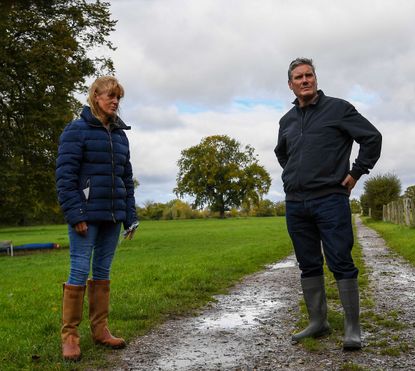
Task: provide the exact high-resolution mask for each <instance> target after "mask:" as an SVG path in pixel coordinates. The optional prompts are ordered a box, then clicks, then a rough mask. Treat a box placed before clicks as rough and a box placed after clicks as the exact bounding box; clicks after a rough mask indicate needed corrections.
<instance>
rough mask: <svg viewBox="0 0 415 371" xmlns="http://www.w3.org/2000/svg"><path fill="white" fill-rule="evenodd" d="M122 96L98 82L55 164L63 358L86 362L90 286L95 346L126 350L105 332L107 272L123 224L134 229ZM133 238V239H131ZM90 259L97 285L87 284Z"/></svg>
mask: <svg viewBox="0 0 415 371" xmlns="http://www.w3.org/2000/svg"><path fill="white" fill-rule="evenodd" d="M123 96H124V89H123V87H122V86H121V84H120V83H119V82H118V81H117V79H116V78H114V77H112V76H104V77H100V78H98V79H97V80H96V81H95V82H94V83H93V84H92V85H91V87H90V89H89V96H88V104H89V107H88V106H85V107H84V108H83V110H82V113H81V117H80V118H79V119H77V120H74V121H72V122H71V123H69V124H68V125H67V126H66V128H65V130H64V131H63V133H62V135H61V137H60V142H59V149H58V158H57V162H56V184H57V190H58V199H59V203H60V205H61V208H62V211H63V213H64V215H65V219H66V221H67V222H68V230H69V242H70V248H69V251H70V274H69V279H68V281H67V282H66V283H64V285H63V310H62V319H63V326H62V329H61V338H62V354H63V358H64V359H66V360H78V359H79V358H80V357H81V351H80V347H79V333H78V329H77V327H78V325H79V324H80V322H81V320H82V308H83V298H84V293H85V289H86V286H88V299H89V319H90V321H91V332H92V337H93V340H94V342H95V343H98V344H103V345H106V346H109V347H111V348H122V347H124V346H125V341H124V339H122V338H116V337H114V336H112V335H111V333H110V331H109V329H108V311H109V310H108V309H109V291H110V268H111V263H112V259H113V256H114V252H115V248H116V246H117V243H118V239H119V234H120V228H121V223H123V224H124V229H125V230H128V229H129V228H130V227H131V226H133V225H136V223H135V222H136V221H137V215H136V211H135V200H134V182H133V174H132V168H131V163H130V151H129V144H128V139H127V136H126V135H125V133H124V130H127V129H130V127H128V126H126V125H125V124H124V122H123V121H122V120H121V119H120V118H119V117H118V116H117V112H118V106H119V102H120V99H121V98H122V97H123ZM130 237H131V236H130ZM91 257H92V279H88V276H89V272H90V266H91Z"/></svg>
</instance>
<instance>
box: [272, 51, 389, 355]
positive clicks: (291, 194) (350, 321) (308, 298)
mask: <svg viewBox="0 0 415 371" xmlns="http://www.w3.org/2000/svg"><path fill="white" fill-rule="evenodd" d="M288 86H289V88H290V89H291V90H292V91H293V93H294V94H295V96H296V97H297V98H296V99H295V101H294V102H293V103H294V107H293V108H292V109H291V110H290V111H288V112H287V113H286V114H285V115H284V116H283V117H282V118H281V120H280V128H279V133H278V143H277V146H276V147H275V154H276V156H277V158H278V161H279V163H280V165H281V166H282V168H283V169H284V170H283V173H282V180H283V183H284V191H285V193H286V219H287V227H288V232H289V234H290V237H291V239H292V242H293V245H294V250H295V254H296V257H297V260H298V262H299V267H300V269H301V286H302V290H303V295H304V300H305V303H306V306H307V311H308V315H309V325H308V327H307V328H306V329H305V330H303V331H301V332H299V333H297V334H294V335H293V336H292V340H293V341H294V342H297V341H299V340H300V339H303V338H305V337H319V336H323V335H325V334H327V333H329V331H330V328H329V324H328V322H327V304H326V294H325V289H324V275H323V262H324V259H323V253H322V250H323V251H324V257H325V259H326V261H327V265H328V267H329V269H330V270H331V272H332V273H333V275H334V277H335V279H336V281H337V286H338V289H339V296H340V300H341V303H342V305H343V309H344V314H345V336H344V342H343V348H344V349H345V350H355V349H360V348H361V346H362V344H361V335H360V323H359V291H358V284H357V275H358V270H357V268H356V267H355V265H354V263H353V259H352V256H351V250H352V247H353V230H352V223H351V212H350V205H349V195H350V193H351V191H352V189H353V188H354V186H355V185H356V182H357V181H358V180H359V178H360V177H361V176H362V175H363V174H368V173H369V169H372V168H373V166H374V165H375V163H376V161H377V160H378V159H379V156H380V150H381V142H382V137H381V134H380V133H379V131H378V130H376V128H375V127H374V126H373V125H372V124H371V123H370V122H369V121H368V120H366V119H365V118H364V117H363V116H362V115H361V114H359V113H358V112H357V111H356V109H355V108H354V107H353V106H352V105H351V104H350V103H348V102H346V101H344V100H342V99H338V98H332V97H328V96H326V95H324V93H323V92H322V91H321V90H317V77H316V73H315V68H314V65H313V62H312V60H311V59H307V58H297V59H295V60H294V61H292V62H291V64H290V66H289V69H288ZM354 141H355V142H357V143H358V144H359V145H360V149H359V154H358V156H357V159H356V160H355V162H354V163H353V165H352V167H351V169H350V163H349V158H350V154H351V150H352V145H353V142H354Z"/></svg>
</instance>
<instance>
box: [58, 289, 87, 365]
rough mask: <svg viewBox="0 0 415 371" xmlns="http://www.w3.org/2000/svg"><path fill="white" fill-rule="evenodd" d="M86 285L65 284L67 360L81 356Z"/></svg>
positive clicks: (64, 350) (64, 349)
mask: <svg viewBox="0 0 415 371" xmlns="http://www.w3.org/2000/svg"><path fill="white" fill-rule="evenodd" d="M84 294H85V286H76V285H68V284H66V283H64V284H63V303H62V328H61V339H62V356H63V358H64V359H65V360H67V361H78V360H79V359H80V358H81V349H80V347H79V333H78V326H79V324H80V323H81V320H82V309H83V305H84Z"/></svg>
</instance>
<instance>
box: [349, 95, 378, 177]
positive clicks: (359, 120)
mask: <svg viewBox="0 0 415 371" xmlns="http://www.w3.org/2000/svg"><path fill="white" fill-rule="evenodd" d="M342 122H343V130H345V131H346V132H347V133H348V134H349V135H350V136H351V137H352V138H353V140H355V141H356V142H357V143H358V144H359V145H360V147H359V153H358V156H357V158H356V160H355V162H354V163H353V165H352V168H351V170H350V171H349V174H350V175H351V176H352V177H353V178H354V179H356V180H358V179H360V177H361V176H362V175H363V174H368V173H369V170H371V169H372V168H373V167H374V166H375V164H376V162H377V160H378V159H379V157H380V152H381V148H382V135H381V133H380V132H379V131H378V130H377V129H376V128H375V127H374V126H373V125H372V124H371V123H370V122H369V121H368V120H367V119H366V118H364V117H363V116H362V115H361V114H360V113H359V112H357V110H356V109H355V108H354V107H353V105H351V104H350V103H348V104H347V105H346V109H345V113H344V117H343V121H342Z"/></svg>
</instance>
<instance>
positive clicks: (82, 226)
mask: <svg viewBox="0 0 415 371" xmlns="http://www.w3.org/2000/svg"><path fill="white" fill-rule="evenodd" d="M75 231H76V233H78V234H79V235H81V236H84V237H85V236H86V233H87V232H88V224H86V222H79V223H77V224H75Z"/></svg>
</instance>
